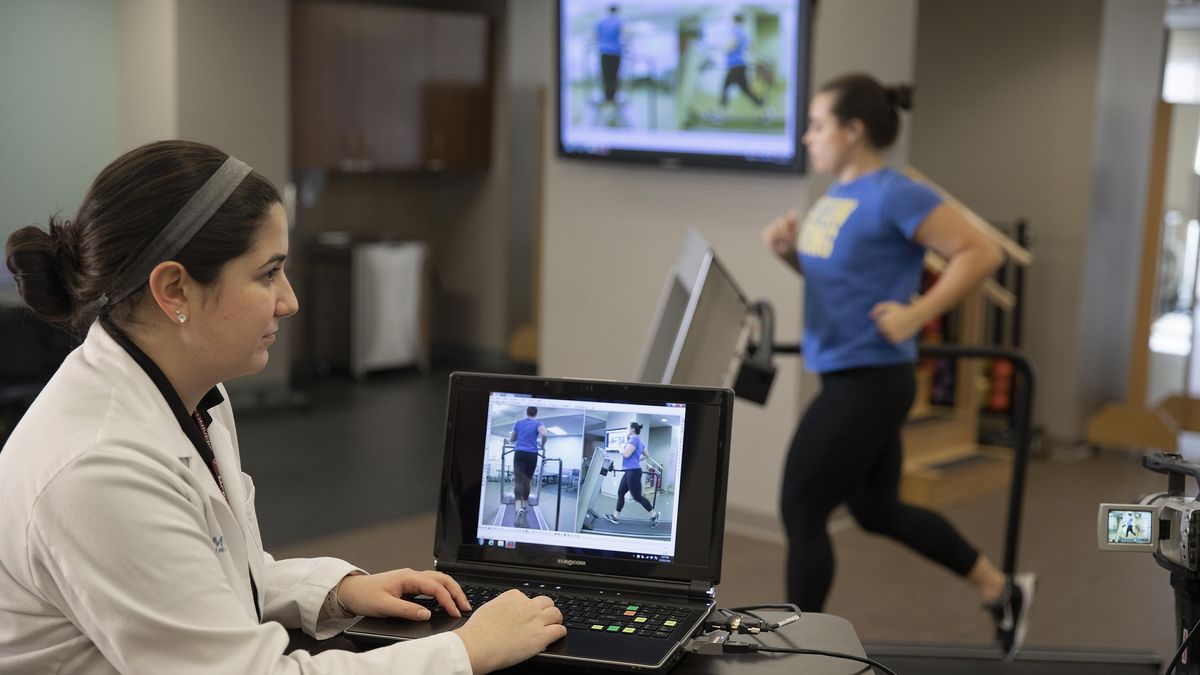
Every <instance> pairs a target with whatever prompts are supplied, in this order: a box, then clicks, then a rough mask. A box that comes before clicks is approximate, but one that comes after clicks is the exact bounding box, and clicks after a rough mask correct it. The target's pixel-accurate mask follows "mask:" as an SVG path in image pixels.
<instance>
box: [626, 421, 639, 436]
mask: <svg viewBox="0 0 1200 675" xmlns="http://www.w3.org/2000/svg"><path fill="white" fill-rule="evenodd" d="M629 428H630V429H633V433H635V434H640V433H642V425H640V424H638V423H637V422H630V423H629Z"/></svg>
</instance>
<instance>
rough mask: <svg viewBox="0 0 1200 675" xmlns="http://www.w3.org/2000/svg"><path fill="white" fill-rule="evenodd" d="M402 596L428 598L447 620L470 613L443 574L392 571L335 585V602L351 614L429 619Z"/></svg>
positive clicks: (458, 590) (422, 609) (457, 589)
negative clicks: (336, 591)
mask: <svg viewBox="0 0 1200 675" xmlns="http://www.w3.org/2000/svg"><path fill="white" fill-rule="evenodd" d="M405 593H408V594H410V595H412V594H421V595H428V596H430V597H432V598H434V599H436V600H437V602H438V604H439V605H441V606H442V607H443V608H445V610H446V613H447V614H449V615H450V616H454V617H459V616H462V613H463V612H467V611H470V610H471V605H470V604H469V603H468V602H467V596H466V595H465V594H464V593H463V591H462V588H460V587H459V585H458V582H457V581H455V580H454V579H451V578H450V576H449V575H447V574H445V573H443V572H434V571H432V570H426V571H424V572H418V571H416V570H410V569H402V570H392V571H390V572H381V573H379V574H360V575H357V576H348V577H345V578H343V579H342V581H341V583H340V584H339V585H338V598H339V599H340V600H341V601H342V604H343V605H345V606H346V609H347V610H348V611H349V612H351V613H352V614H357V615H359V616H395V617H399V618H402V619H410V620H412V621H425V620H426V619H428V618H429V616H430V614H429V610H428V609H426V608H425V607H422V606H421V605H419V604H417V603H415V602H409V601H408V600H404V599H403V598H401V597H400V596H401V595H404V594H405Z"/></svg>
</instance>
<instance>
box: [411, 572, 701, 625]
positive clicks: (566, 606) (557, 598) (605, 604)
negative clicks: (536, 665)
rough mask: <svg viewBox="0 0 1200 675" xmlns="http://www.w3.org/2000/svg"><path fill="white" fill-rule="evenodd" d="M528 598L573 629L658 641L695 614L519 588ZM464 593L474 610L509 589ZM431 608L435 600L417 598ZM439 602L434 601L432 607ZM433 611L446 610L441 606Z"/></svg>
mask: <svg viewBox="0 0 1200 675" xmlns="http://www.w3.org/2000/svg"><path fill="white" fill-rule="evenodd" d="M516 588H517V589H518V590H520V591H521V592H522V593H524V594H525V595H527V596H528V597H531V598H532V597H534V596H537V595H545V596H547V597H549V598H550V599H551V600H553V601H554V605H555V606H556V607H558V610H559V611H560V612H562V615H563V625H564V626H566V627H567V628H568V629H572V630H587V631H597V632H605V633H616V634H618V635H637V636H640V637H649V638H657V639H666V638H670V637H671V636H672V635H674V634H675V631H677V630H679V629H680V628H683V627H684V623H685V621H686V619H687V618H688V615H689V614H690V613H691V610H690V609H688V608H686V607H679V606H676V605H665V604H661V603H652V602H643V601H641V600H637V599H633V598H631V597H628V596H621V597H615V598H614V597H605V596H600V597H596V596H591V595H573V594H570V593H564V592H562V591H561V590H560V587H555V586H547V585H544V584H531V583H524V584H520V585H518V586H517V587H516ZM462 589H463V593H464V594H466V596H467V601H468V602H470V603H471V606H472V607H478V606H480V605H482V604H483V603H485V602H487V601H488V600H491V599H492V598H494V597H496V596H497V595H500V594H501V593H503V592H505V591H507V590H508V589H507V588H498V587H495V586H480V585H475V584H463V585H462ZM414 601H416V602H420V603H422V604H424V605H426V606H431V603H430V601H433V599H432V598H429V599H428V600H426V599H425V598H424V597H420V598H417V599H414ZM436 604H437V602H436V601H433V602H432V605H436ZM431 609H433V611H444V610H441V609H440V606H439V607H437V608H433V607H431Z"/></svg>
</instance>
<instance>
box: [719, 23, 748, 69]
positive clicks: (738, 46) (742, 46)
mask: <svg viewBox="0 0 1200 675" xmlns="http://www.w3.org/2000/svg"><path fill="white" fill-rule="evenodd" d="M749 45H750V38H748V37H746V29H745V28H742V27H741V26H735V27H734V28H733V49H730V50H729V51H728V52H727V53H726V54H725V67H726V68H734V67H737V66H744V65H746V48H747V47H748V46H749Z"/></svg>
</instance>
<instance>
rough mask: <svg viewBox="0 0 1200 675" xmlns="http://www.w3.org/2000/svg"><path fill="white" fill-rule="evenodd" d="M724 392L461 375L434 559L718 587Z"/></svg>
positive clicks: (454, 387) (726, 412) (455, 386)
mask: <svg viewBox="0 0 1200 675" xmlns="http://www.w3.org/2000/svg"><path fill="white" fill-rule="evenodd" d="M731 405H732V394H731V392H729V390H726V389H712V388H703V387H679V386H671V385H649V384H629V383H614V382H603V381H583V380H560V379H552V378H534V377H520V376H495V375H474V374H463V373H455V374H454V375H452V376H451V390H450V401H449V409H448V411H447V413H448V419H447V437H446V438H447V440H446V463H445V473H444V477H443V495H442V511H441V513H440V514H439V529H438V545H437V547H436V550H435V555H436V556H438V557H439V558H447V557H450V556H453V557H455V558H457V559H459V560H470V561H478V562H494V563H511V564H515V565H522V566H534V567H547V568H555V569H578V570H582V571H587V572H600V573H608V574H621V575H629V576H638V577H651V578H664V579H675V580H693V579H709V580H711V581H712V582H713V583H716V581H718V580H719V568H720V555H721V542H722V538H723V525H724V506H725V489H726V480H727V470H728V466H727V464H728V443H729V431H730V426H731V420H730V419H729V418H730V410H731Z"/></svg>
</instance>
